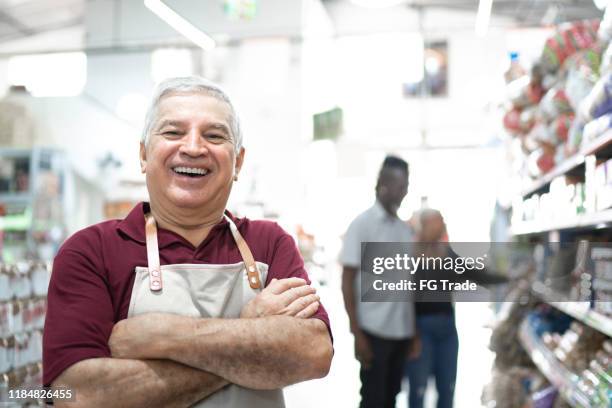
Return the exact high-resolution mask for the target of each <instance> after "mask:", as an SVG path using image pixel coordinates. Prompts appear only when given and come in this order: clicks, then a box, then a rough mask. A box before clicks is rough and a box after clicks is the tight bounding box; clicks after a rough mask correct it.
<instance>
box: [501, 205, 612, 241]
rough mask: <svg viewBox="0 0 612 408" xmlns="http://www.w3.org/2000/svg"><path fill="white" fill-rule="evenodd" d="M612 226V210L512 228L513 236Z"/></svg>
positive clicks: (525, 222)
mask: <svg viewBox="0 0 612 408" xmlns="http://www.w3.org/2000/svg"><path fill="white" fill-rule="evenodd" d="M610 226H612V209H608V210H604V211H599V212H596V213H592V214H581V215H577V216H576V217H574V218H572V219H568V220H564V221H549V222H540V221H523V222H520V223H517V224H515V225H513V226H512V228H511V233H512V235H527V234H540V233H543V232H549V231H559V230H570V229H584V228H593V229H600V228H607V227H610Z"/></svg>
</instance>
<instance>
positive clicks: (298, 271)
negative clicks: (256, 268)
mask: <svg viewBox="0 0 612 408" xmlns="http://www.w3.org/2000/svg"><path fill="white" fill-rule="evenodd" d="M276 228H277V229H278V231H275V235H277V239H276V240H275V245H274V251H273V253H272V257H271V259H270V263H269V268H268V277H267V279H266V286H268V284H269V283H270V281H271V280H272V279H274V278H276V279H285V278H302V279H304V280H306V282H308V284H310V278H309V277H308V272H307V271H306V269H305V268H304V259H303V258H302V255H301V254H300V251H299V250H298V248H297V246H296V244H295V241H294V240H293V238H292V237H291V235H289V234H287V232H285V231H284V230H283V229H282V228H281V227H280V226H278V225H276ZM311 318H316V319H319V320H321V321H323V323H325V325H326V326H327V330H328V331H329V335H330V337H331V338H332V341H333V336H332V332H331V325H330V322H329V316H328V315H327V311H326V310H325V308H324V307H323V305H322V304H321V305H320V306H319V309H318V310H317V312H316V313H315V314H314V315H313V316H312V317H311Z"/></svg>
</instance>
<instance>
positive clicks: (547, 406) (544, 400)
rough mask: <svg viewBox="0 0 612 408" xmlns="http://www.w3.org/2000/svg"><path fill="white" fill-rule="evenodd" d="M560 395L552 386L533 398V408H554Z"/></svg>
mask: <svg viewBox="0 0 612 408" xmlns="http://www.w3.org/2000/svg"><path fill="white" fill-rule="evenodd" d="M558 395H559V393H558V392H557V389H556V388H555V387H554V386H552V385H550V386H548V387H546V388H544V389H542V390H540V391H537V392H535V393H534V394H533V395H532V396H531V408H552V407H553V405H554V403H555V400H556V399H557V396H558Z"/></svg>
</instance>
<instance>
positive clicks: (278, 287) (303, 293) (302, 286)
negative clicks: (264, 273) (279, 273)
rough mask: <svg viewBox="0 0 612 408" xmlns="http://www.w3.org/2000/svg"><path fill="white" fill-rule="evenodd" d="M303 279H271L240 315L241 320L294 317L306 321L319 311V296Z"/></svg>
mask: <svg viewBox="0 0 612 408" xmlns="http://www.w3.org/2000/svg"><path fill="white" fill-rule="evenodd" d="M315 292H316V290H315V289H314V288H313V287H312V286H310V285H308V284H306V281H305V280H304V279H300V278H287V279H280V280H278V279H272V281H271V282H270V284H269V285H268V286H266V288H265V289H264V290H262V291H261V292H260V293H259V294H258V295H257V296H255V298H254V299H252V300H251V301H250V302H249V303H247V304H246V305H245V306H244V307H243V308H242V312H241V313H240V317H241V318H252V317H265V316H283V315H284V316H294V317H298V318H302V319H306V318H309V317H311V316H312V315H314V314H315V313H316V312H317V310H318V309H319V296H318V295H317V294H315Z"/></svg>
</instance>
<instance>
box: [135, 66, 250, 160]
mask: <svg viewBox="0 0 612 408" xmlns="http://www.w3.org/2000/svg"><path fill="white" fill-rule="evenodd" d="M171 93H202V94H205V95H208V96H212V97H213V98H216V99H218V100H220V101H222V102H225V103H226V104H227V105H228V106H229V108H230V117H229V126H230V131H231V132H232V134H231V136H232V138H233V140H234V150H235V152H236V153H238V152H239V151H240V148H241V147H242V132H241V130H240V120H239V118H238V114H237V113H236V109H234V105H233V104H232V102H231V101H230V98H229V96H227V94H226V93H225V92H224V91H223V90H222V89H221V88H220V87H219V86H218V85H216V84H214V83H212V82H210V81H209V80H207V79H204V78H202V77H199V76H187V77H177V78H168V79H165V80H163V81H162V82H160V83H159V84H158V85H157V87H156V88H155V91H154V92H153V98H152V100H151V105H149V109H148V110H147V115H146V116H145V123H144V129H143V131H142V135H141V138H140V141H141V142H142V143H143V144H144V145H145V146H146V145H147V143H148V142H149V135H150V134H151V131H152V130H153V126H154V124H155V121H156V119H157V110H158V107H159V102H160V101H161V99H162V98H163V97H164V96H166V95H168V94H171Z"/></svg>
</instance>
